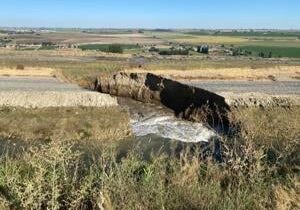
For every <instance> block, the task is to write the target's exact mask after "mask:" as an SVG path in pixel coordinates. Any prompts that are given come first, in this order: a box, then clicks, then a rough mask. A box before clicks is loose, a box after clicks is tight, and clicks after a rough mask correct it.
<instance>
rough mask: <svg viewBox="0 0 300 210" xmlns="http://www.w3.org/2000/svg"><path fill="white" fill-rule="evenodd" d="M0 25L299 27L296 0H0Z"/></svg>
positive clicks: (298, 0) (299, 6)
mask: <svg viewBox="0 0 300 210" xmlns="http://www.w3.org/2000/svg"><path fill="white" fill-rule="evenodd" d="M0 26H2V27H66V28H77V27H78V28H204V29H226V28H230V29H235V28H253V29H254V28H255V29H258V28H267V29H300V0H0Z"/></svg>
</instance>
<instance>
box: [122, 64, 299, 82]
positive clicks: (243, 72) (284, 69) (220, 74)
mask: <svg viewBox="0 0 300 210" xmlns="http://www.w3.org/2000/svg"><path fill="white" fill-rule="evenodd" d="M299 68H300V67H298V66H277V67H273V68H257V69H251V68H203V69H194V70H175V69H174V70H172V69H163V70H159V69H158V70H155V69H152V70H141V69H128V70H126V71H128V72H144V73H145V72H151V73H154V74H159V75H163V76H168V77H172V78H174V79H191V80H192V79H196V80H197V79H199V80H201V79H208V80H209V79H220V80H261V79H265V80H270V75H272V78H276V79H293V78H295V77H297V75H298V73H297V72H298V71H299Z"/></svg>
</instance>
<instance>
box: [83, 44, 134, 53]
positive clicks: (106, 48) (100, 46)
mask: <svg viewBox="0 0 300 210" xmlns="http://www.w3.org/2000/svg"><path fill="white" fill-rule="evenodd" d="M112 46H117V47H118V48H121V49H122V50H128V49H138V48H140V47H139V46H138V45H133V44H114V45H111V44H87V45H80V46H79V48H80V49H81V50H96V51H102V52H109V51H110V48H111V47H112Z"/></svg>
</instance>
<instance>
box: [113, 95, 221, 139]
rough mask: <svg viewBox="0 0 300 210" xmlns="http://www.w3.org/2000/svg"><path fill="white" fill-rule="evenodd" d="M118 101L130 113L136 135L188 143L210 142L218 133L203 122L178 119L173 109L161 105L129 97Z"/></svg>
mask: <svg viewBox="0 0 300 210" xmlns="http://www.w3.org/2000/svg"><path fill="white" fill-rule="evenodd" d="M118 103H119V104H120V105H121V107H123V108H125V109H127V111H129V113H130V118H131V120H130V122H131V127H132V131H133V134H134V135H135V136H136V137H146V136H150V137H151V136H155V137H156V138H157V137H159V138H160V139H162V140H175V141H181V142H188V143H197V142H209V141H210V140H211V139H213V138H216V137H218V134H217V133H216V132H215V131H214V130H212V129H209V128H208V127H206V126H204V125H203V124H201V123H193V122H190V121H185V120H181V119H178V118H176V117H175V116H174V114H173V112H172V111H171V110H168V109H167V108H165V107H162V106H160V105H151V104H145V103H141V102H137V101H134V100H132V99H128V98H119V99H118Z"/></svg>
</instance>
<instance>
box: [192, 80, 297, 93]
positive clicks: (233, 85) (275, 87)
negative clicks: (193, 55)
mask: <svg viewBox="0 0 300 210" xmlns="http://www.w3.org/2000/svg"><path fill="white" fill-rule="evenodd" d="M188 84H191V85H193V86H196V87H199V88H203V89H206V90H209V91H212V92H232V93H237V94H239V93H249V92H257V93H266V94H271V95H300V80H294V81H275V82H274V81H237V80H232V81H229V80H226V81H222V80H220V81H197V82H191V83H188Z"/></svg>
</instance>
